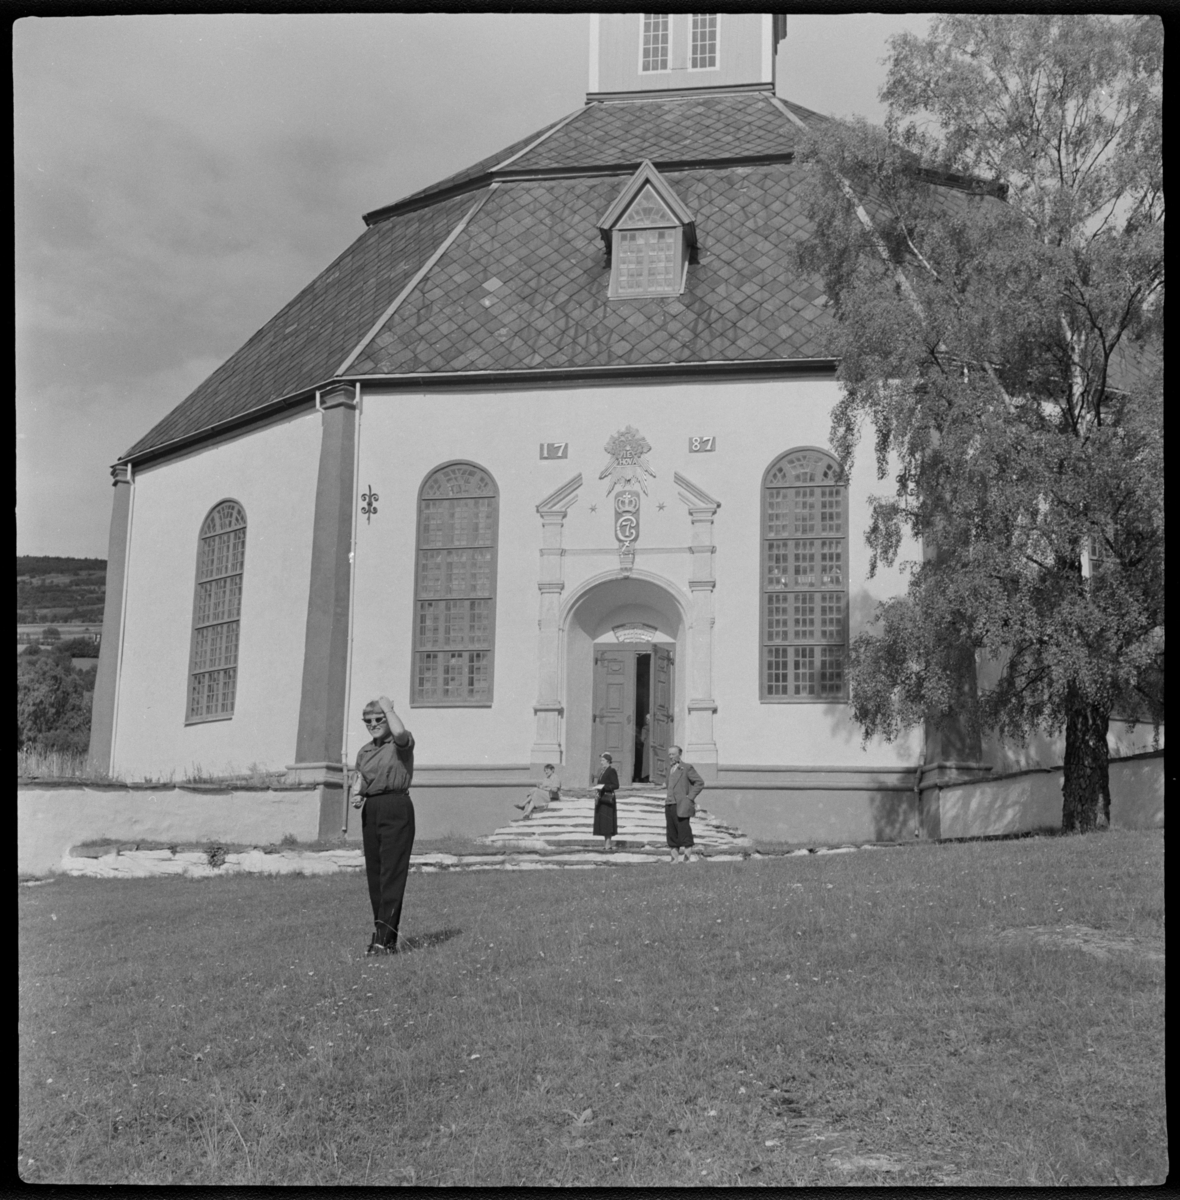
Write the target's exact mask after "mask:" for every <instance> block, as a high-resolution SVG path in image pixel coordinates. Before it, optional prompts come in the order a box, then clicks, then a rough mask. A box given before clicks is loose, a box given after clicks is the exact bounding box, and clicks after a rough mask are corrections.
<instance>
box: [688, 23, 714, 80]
mask: <svg viewBox="0 0 1180 1200" xmlns="http://www.w3.org/2000/svg"><path fill="white" fill-rule="evenodd" d="M691 37H692V41H691V44H690V46H689V56H688V65H689V68H690V69H691V70H693V71H715V70H716V69H717V14H716V13H693V14H692V34H691Z"/></svg>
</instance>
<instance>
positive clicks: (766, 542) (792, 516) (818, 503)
mask: <svg viewBox="0 0 1180 1200" xmlns="http://www.w3.org/2000/svg"><path fill="white" fill-rule="evenodd" d="M761 619H762V631H761V638H760V646H761V676H762V678H761V681H760V683H761V689H760V690H761V698H762V699H763V700H766V701H812V702H815V701H833V700H844V699H846V698H847V690H846V685H845V679H844V662H845V656H846V655H847V651H848V486H847V483H846V482H845V479H844V474H843V472H842V471H841V470H840V464H839V463H838V462H837V461H836V460H835V459H834V458H833V457H832V456H831V455H830V454H826V453H825V452H824V451H822V450H814V449H811V448H801V449H796V450H788V451H787V452H786V454H783V455H781V456H780V457H779V458H777V459H775V461H774V462H773V463H771V464H770V467H769V469H768V470H767V472H766V474H765V475H764V476H763V478H762V612H761Z"/></svg>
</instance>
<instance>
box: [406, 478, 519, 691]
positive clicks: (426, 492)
mask: <svg viewBox="0 0 1180 1200" xmlns="http://www.w3.org/2000/svg"><path fill="white" fill-rule="evenodd" d="M498 524H499V493H498V490H497V488H496V484H495V481H494V480H493V479H492V477H491V475H489V474H488V472H487V471H485V470H484V469H483V468H482V467H480V466H477V465H476V464H475V463H470V462H453V463H447V464H446V465H445V466H442V467H439V468H438V469H437V470H435V471H432V472H431V474H430V475H428V476H427V477H426V480H425V482H424V483H423V485H422V489H421V491H420V493H419V498H418V544H417V548H416V551H415V584H414V638H413V643H414V644H413V668H412V678H411V685H410V691H411V694H410V702H411V704H413V705H416V706H430V707H447V706H459V705H473V706H479V705H489V704H491V702H492V678H493V674H492V672H493V659H494V652H495V641H496V538H497V532H498Z"/></svg>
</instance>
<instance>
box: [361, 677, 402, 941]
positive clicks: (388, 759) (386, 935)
mask: <svg viewBox="0 0 1180 1200" xmlns="http://www.w3.org/2000/svg"><path fill="white" fill-rule="evenodd" d="M362 718H363V720H364V722H365V726H366V728H367V729H368V731H369V733H370V735H371V736H372V738H373V740H372V741H371V742H368V743H367V744H366V745H364V746H362V747H361V748H360V752H359V753H358V754H357V756H356V778H355V779H354V780H353V784H352V805H353V807H354V808H359V809H360V810H361V838H362V841H363V843H364V848H365V874H366V875H367V876H368V881H369V901H370V903H371V904H372V906H373V925H374V932H373V938H372V940H371V941H370V942H369V948H368V950H366V951H365V953H366V954H396V953H397V931H398V927H399V926H400V924H401V917H402V897H403V896H404V895H405V893H406V876H407V875H408V874H409V870H410V852H411V851H412V850H413V848H414V802H413V801H412V800H411V799H410V783H411V781H412V780H413V778H414V735H413V734H412V733H411V732H410V731H409V730H408V729H407V728H406V727H405V726H404V725H403V724H402V722H401V718H400V717H399V716H398V715H397V713H395V712H394V711H393V701H392V700H390V699H389V697H388V696H382V697H381V699H380V700H370V701H369V703H368V704H366V705H365V711H364V713H363V714H362Z"/></svg>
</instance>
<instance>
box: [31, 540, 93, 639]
mask: <svg viewBox="0 0 1180 1200" xmlns="http://www.w3.org/2000/svg"><path fill="white" fill-rule="evenodd" d="M106 578H107V564H106V559H104V558H54V557H39V556H37V555H32V554H26V555H19V554H18V555H17V559H16V623H17V624H18V625H36V624H38V623H42V622H46V621H58V622H61V623H63V624H80V623H83V622H96V621H101V620H102V610H103V603H104V600H105V597H106Z"/></svg>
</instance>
